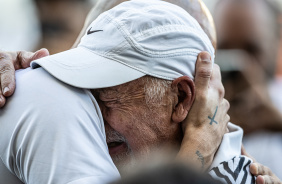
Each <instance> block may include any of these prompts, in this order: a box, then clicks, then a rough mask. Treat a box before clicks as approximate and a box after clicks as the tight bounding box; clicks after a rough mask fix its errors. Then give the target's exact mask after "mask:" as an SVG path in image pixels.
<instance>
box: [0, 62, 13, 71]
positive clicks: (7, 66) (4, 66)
mask: <svg viewBox="0 0 282 184" xmlns="http://www.w3.org/2000/svg"><path fill="white" fill-rule="evenodd" d="M12 70H13V68H12V66H11V65H10V64H9V63H7V62H5V63H3V64H0V74H3V73H6V72H9V71H12Z"/></svg>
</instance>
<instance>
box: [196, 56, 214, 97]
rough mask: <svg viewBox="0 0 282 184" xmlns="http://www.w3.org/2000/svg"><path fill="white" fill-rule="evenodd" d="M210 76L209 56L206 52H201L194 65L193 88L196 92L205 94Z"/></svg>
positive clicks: (210, 64) (210, 63)
mask: <svg viewBox="0 0 282 184" xmlns="http://www.w3.org/2000/svg"><path fill="white" fill-rule="evenodd" d="M211 75H212V62H211V56H210V54H209V53H208V52H201V53H200V54H199V55H198V58H197V63H196V73H195V87H196V90H197V91H201V92H205V91H207V90H208V86H209V82H210V78H211Z"/></svg>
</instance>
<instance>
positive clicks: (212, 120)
mask: <svg viewBox="0 0 282 184" xmlns="http://www.w3.org/2000/svg"><path fill="white" fill-rule="evenodd" d="M217 108H218V106H216V110H215V113H214V115H213V117H212V118H211V117H209V116H208V118H209V119H210V120H211V122H210V125H212V123H213V122H214V123H216V124H218V123H217V122H216V121H215V120H214V118H215V116H216V113H217Z"/></svg>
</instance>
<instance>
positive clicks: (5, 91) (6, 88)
mask: <svg viewBox="0 0 282 184" xmlns="http://www.w3.org/2000/svg"><path fill="white" fill-rule="evenodd" d="M9 90H10V89H9V88H8V87H5V88H4V91H3V94H4V95H5V94H6V93H8V92H9Z"/></svg>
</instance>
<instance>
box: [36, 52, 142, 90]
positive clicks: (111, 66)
mask: <svg viewBox="0 0 282 184" xmlns="http://www.w3.org/2000/svg"><path fill="white" fill-rule="evenodd" d="M38 65H40V66H42V67H43V68H44V69H45V70H47V71H48V72H49V73H50V74H51V75H53V76H54V77H56V78H57V79H59V80H61V81H63V82H64V83H67V84H69V85H71V86H74V87H79V88H87V89H95V88H106V87H112V86H117V85H120V84H124V83H126V82H129V81H132V80H135V79H138V78H140V77H143V76H145V75H146V74H144V73H142V72H140V71H137V70H135V69H133V68H131V67H129V66H126V65H124V64H122V63H120V62H118V61H114V60H112V59H109V58H106V57H102V56H100V55H97V54H95V53H93V52H91V51H90V50H88V49H85V48H75V49H71V50H68V51H65V52H61V53H58V54H54V55H51V56H47V57H45V58H41V59H39V60H35V61H33V62H32V63H31V67H32V68H36V67H37V66H38Z"/></svg>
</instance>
